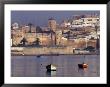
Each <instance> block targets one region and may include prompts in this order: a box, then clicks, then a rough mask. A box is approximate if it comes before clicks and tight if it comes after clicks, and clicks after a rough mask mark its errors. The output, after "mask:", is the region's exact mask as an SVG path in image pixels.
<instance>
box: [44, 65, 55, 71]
mask: <svg viewBox="0 0 110 87" xmlns="http://www.w3.org/2000/svg"><path fill="white" fill-rule="evenodd" d="M46 69H47V71H56V66H55V65H52V64H49V65H47V66H46Z"/></svg>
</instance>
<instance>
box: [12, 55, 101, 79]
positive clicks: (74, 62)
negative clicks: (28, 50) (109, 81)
mask: <svg viewBox="0 0 110 87" xmlns="http://www.w3.org/2000/svg"><path fill="white" fill-rule="evenodd" d="M82 57H83V55H60V56H41V57H36V56H12V58H11V76H14V77H15V76H17V77H52V76H56V77H80V76H81V77H88V76H89V77H90V76H91V77H97V76H100V56H97V55H86V57H85V59H83V58H82ZM82 62H85V63H87V64H88V68H85V69H79V68H78V64H81V63H82ZM49 64H55V65H56V66H57V71H51V72H47V70H46V66H47V65H49Z"/></svg>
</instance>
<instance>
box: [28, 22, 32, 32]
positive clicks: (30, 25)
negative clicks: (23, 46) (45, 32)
mask: <svg viewBox="0 0 110 87" xmlns="http://www.w3.org/2000/svg"><path fill="white" fill-rule="evenodd" d="M28 26H29V33H31V27H32V23H29V24H28Z"/></svg>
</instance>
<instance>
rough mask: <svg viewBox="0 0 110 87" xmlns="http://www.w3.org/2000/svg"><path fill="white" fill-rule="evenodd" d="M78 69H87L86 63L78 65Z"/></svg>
mask: <svg viewBox="0 0 110 87" xmlns="http://www.w3.org/2000/svg"><path fill="white" fill-rule="evenodd" d="M84 59H85V55H84ZM78 67H79V68H80V69H84V68H87V67H88V64H87V63H84V62H83V63H81V64H78Z"/></svg>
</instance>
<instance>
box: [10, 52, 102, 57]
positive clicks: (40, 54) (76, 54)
mask: <svg viewBox="0 0 110 87" xmlns="http://www.w3.org/2000/svg"><path fill="white" fill-rule="evenodd" d="M60 55H100V54H96V53H90V54H34V55H33V54H29V55H28V54H11V56H39V57H40V56H60Z"/></svg>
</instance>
